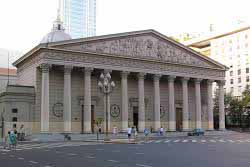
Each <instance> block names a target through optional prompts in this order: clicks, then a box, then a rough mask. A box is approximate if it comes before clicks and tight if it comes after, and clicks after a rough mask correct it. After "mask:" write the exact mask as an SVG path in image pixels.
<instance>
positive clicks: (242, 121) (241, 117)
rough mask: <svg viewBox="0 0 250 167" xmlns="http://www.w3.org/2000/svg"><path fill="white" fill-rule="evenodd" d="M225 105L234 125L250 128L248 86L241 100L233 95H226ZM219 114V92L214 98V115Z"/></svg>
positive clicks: (249, 95)
mask: <svg viewBox="0 0 250 167" xmlns="http://www.w3.org/2000/svg"><path fill="white" fill-rule="evenodd" d="M224 103H225V107H226V111H227V116H229V118H230V122H231V123H233V124H234V125H240V126H241V127H242V125H243V126H247V127H249V126H250V89H249V87H248V86H247V87H246V89H245V90H244V92H242V96H241V98H239V97H233V96H232V95H231V94H225V96H224ZM218 114H219V92H218V91H216V92H215V98H214V115H215V116H218Z"/></svg>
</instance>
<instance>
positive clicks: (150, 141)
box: [146, 140, 154, 143]
mask: <svg viewBox="0 0 250 167" xmlns="http://www.w3.org/2000/svg"><path fill="white" fill-rule="evenodd" d="M153 141H154V140H149V141H147V142H146V143H152V142H153Z"/></svg>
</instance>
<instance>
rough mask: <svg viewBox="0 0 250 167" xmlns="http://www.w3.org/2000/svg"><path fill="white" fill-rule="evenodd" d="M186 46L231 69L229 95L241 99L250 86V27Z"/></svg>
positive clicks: (197, 40) (212, 36)
mask: <svg viewBox="0 0 250 167" xmlns="http://www.w3.org/2000/svg"><path fill="white" fill-rule="evenodd" d="M184 44H185V45H186V46H189V47H191V48H192V49H194V50H196V51H198V52H200V53H202V54H204V55H206V56H208V57H210V58H212V59H214V60H216V61H218V62H220V63H222V64H224V65H226V66H227V67H228V68H229V69H228V71H227V72H226V76H225V81H226V83H225V91H226V92H227V93H231V94H232V95H233V96H238V97H240V96H241V95H242V92H243V91H244V90H245V88H246V87H248V86H250V26H247V27H243V28H239V29H235V30H233V31H230V32H225V33H218V34H214V35H211V36H209V37H208V36H207V37H203V38H199V39H192V40H189V41H186V42H184Z"/></svg>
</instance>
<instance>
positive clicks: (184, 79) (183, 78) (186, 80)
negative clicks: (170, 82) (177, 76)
mask: <svg viewBox="0 0 250 167" xmlns="http://www.w3.org/2000/svg"><path fill="white" fill-rule="evenodd" d="M189 79H190V78H189V77H182V78H181V80H182V82H188V81H189Z"/></svg>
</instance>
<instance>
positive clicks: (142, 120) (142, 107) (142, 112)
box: [138, 73, 146, 132]
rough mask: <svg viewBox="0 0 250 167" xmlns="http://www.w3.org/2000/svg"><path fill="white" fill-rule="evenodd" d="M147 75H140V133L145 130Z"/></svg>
mask: <svg viewBox="0 0 250 167" xmlns="http://www.w3.org/2000/svg"><path fill="white" fill-rule="evenodd" d="M145 75H146V74H145V73H139V74H138V90H139V92H138V102H139V125H138V126H139V127H138V129H139V132H143V131H144V129H145V102H144V76H145Z"/></svg>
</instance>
